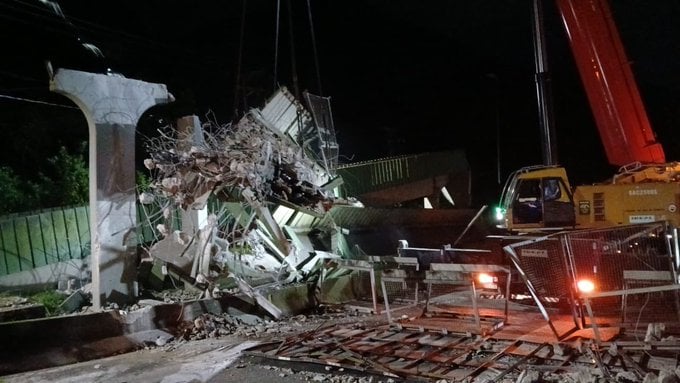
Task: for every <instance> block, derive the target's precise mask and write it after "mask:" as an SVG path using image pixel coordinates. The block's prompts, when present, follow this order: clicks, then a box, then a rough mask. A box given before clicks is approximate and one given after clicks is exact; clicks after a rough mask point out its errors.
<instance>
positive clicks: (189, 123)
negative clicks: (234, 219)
mask: <svg viewBox="0 0 680 383" xmlns="http://www.w3.org/2000/svg"><path fill="white" fill-rule="evenodd" d="M176 124H177V137H178V140H177V146H178V149H179V150H180V151H189V150H190V149H191V147H192V146H203V144H204V143H205V141H204V140H203V128H202V127H201V121H200V120H199V119H198V116H195V115H192V116H185V117H181V118H178V119H177V123H176ZM180 214H181V215H182V217H181V218H182V231H183V232H185V233H187V234H194V233H195V232H196V231H197V230H198V229H200V228H201V227H203V225H205V224H206V223H207V221H208V208H207V207H204V208H203V209H200V210H196V209H189V210H187V211H182V212H181V213H180Z"/></svg>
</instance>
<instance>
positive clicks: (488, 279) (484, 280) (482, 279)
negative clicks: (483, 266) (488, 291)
mask: <svg viewBox="0 0 680 383" xmlns="http://www.w3.org/2000/svg"><path fill="white" fill-rule="evenodd" d="M477 280H478V281H479V283H481V284H483V285H486V284H489V283H493V276H491V275H489V274H485V273H481V274H479V275H477Z"/></svg>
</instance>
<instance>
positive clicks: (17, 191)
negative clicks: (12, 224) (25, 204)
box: [0, 166, 24, 215]
mask: <svg viewBox="0 0 680 383" xmlns="http://www.w3.org/2000/svg"><path fill="white" fill-rule="evenodd" d="M21 189H22V188H21V180H20V179H19V177H17V175H16V174H14V170H12V168H10V167H7V166H0V196H2V198H0V215H4V214H8V213H16V212H18V211H21V210H22V209H21V201H22V200H23V199H24V193H23V192H22V190H21Z"/></svg>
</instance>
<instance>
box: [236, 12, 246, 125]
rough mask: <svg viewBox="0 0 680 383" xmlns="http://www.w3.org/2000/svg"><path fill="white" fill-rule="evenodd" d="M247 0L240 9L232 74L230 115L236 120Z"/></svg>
mask: <svg viewBox="0 0 680 383" xmlns="http://www.w3.org/2000/svg"><path fill="white" fill-rule="evenodd" d="M247 4H248V0H243V6H242V9H241V31H240V36H239V41H238V55H237V59H236V60H237V61H236V76H234V115H233V116H232V121H234V122H236V121H238V97H239V86H240V85H241V62H242V61H243V39H244V36H245V30H246V6H247Z"/></svg>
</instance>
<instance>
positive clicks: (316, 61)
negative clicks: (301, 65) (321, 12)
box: [307, 0, 323, 96]
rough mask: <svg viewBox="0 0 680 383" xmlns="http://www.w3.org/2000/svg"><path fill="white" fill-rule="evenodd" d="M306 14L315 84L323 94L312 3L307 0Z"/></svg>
mask: <svg viewBox="0 0 680 383" xmlns="http://www.w3.org/2000/svg"><path fill="white" fill-rule="evenodd" d="M307 15H308V16H309V30H310V32H311V37H312V51H313V52H314V66H315V69H316V85H317V87H318V90H319V96H323V90H322V89H321V70H320V69H319V54H318V53H317V51H316V35H315V34H314V20H313V19H312V5H311V3H310V1H309V0H307Z"/></svg>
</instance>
